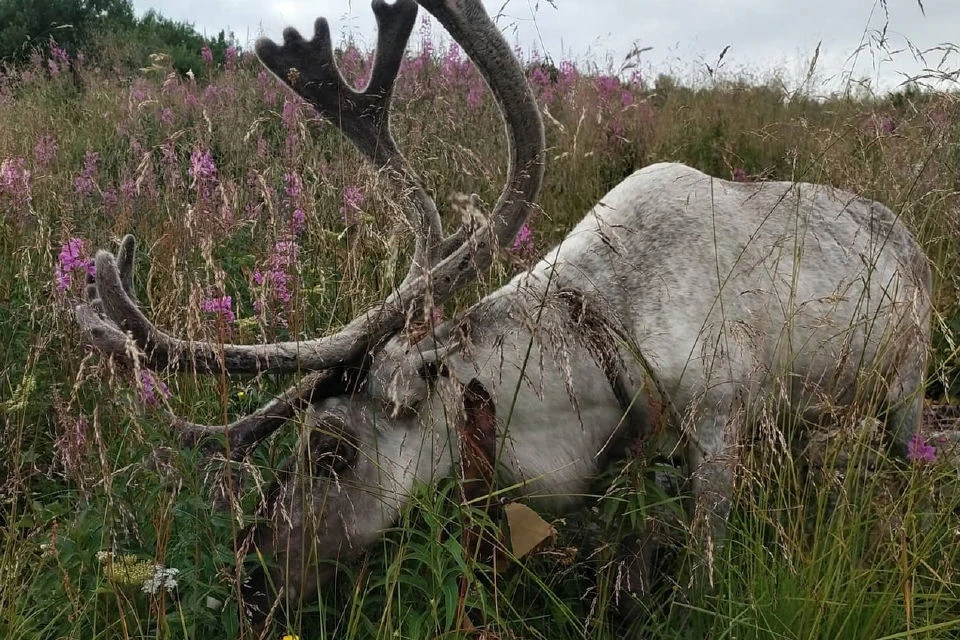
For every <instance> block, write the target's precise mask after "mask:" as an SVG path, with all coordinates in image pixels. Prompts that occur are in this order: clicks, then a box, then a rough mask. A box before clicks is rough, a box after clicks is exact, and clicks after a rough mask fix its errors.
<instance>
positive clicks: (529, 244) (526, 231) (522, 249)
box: [510, 222, 534, 256]
mask: <svg viewBox="0 0 960 640" xmlns="http://www.w3.org/2000/svg"><path fill="white" fill-rule="evenodd" d="M510 250H511V251H513V252H514V253H516V254H519V255H524V256H529V255H530V254H532V253H533V250H534V244H533V232H532V231H530V227H529V226H528V225H527V223H526V222H524V223H523V226H521V227H520V231H517V235H516V236H514V238H513V244H512V245H510Z"/></svg>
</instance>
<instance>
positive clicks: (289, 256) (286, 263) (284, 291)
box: [253, 240, 300, 314]
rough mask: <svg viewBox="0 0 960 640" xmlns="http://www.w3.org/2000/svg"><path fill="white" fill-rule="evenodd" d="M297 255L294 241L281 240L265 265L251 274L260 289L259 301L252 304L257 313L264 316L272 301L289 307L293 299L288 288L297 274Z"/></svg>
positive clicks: (297, 250) (298, 248)
mask: <svg viewBox="0 0 960 640" xmlns="http://www.w3.org/2000/svg"><path fill="white" fill-rule="evenodd" d="M299 253H300V247H299V246H298V245H297V243H296V242H295V241H293V240H281V241H279V242H277V243H276V244H275V245H274V247H273V253H272V254H271V255H270V257H269V258H267V261H266V264H264V265H263V266H262V267H261V268H259V269H257V270H256V271H254V272H253V282H254V284H256V285H257V286H259V287H262V293H261V299H260V300H257V301H256V302H255V303H254V309H255V310H256V311H257V313H259V314H264V313H265V312H266V311H267V309H268V308H270V307H271V306H272V305H271V304H270V303H271V302H272V301H278V302H280V303H281V304H282V305H283V306H284V307H289V306H290V301H291V300H292V299H293V293H292V292H291V291H290V286H291V284H292V283H293V282H294V274H296V273H297V272H298V265H297V262H298V259H299Z"/></svg>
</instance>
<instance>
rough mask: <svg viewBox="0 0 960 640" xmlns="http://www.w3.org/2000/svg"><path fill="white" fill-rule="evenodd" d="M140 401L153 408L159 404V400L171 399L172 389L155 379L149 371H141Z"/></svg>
mask: <svg viewBox="0 0 960 640" xmlns="http://www.w3.org/2000/svg"><path fill="white" fill-rule="evenodd" d="M139 391H140V401H141V402H143V403H144V404H147V405H150V406H151V407H152V406H154V405H155V404H157V402H158V400H163V399H166V398H169V397H170V396H172V395H173V394H172V393H170V387H168V386H167V385H166V383H165V382H164V381H163V380H159V379H157V378H155V377H154V375H153V372H152V371H150V370H149V369H140V389H139Z"/></svg>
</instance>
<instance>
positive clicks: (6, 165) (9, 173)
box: [0, 158, 32, 204]
mask: <svg viewBox="0 0 960 640" xmlns="http://www.w3.org/2000/svg"><path fill="white" fill-rule="evenodd" d="M26 166H27V161H26V160H25V159H23V158H7V159H5V160H4V161H3V162H0V195H7V196H9V197H10V198H11V199H12V200H13V201H14V202H15V203H17V204H25V203H27V202H29V201H30V198H31V195H32V194H31V190H30V172H29V171H27V168H26Z"/></svg>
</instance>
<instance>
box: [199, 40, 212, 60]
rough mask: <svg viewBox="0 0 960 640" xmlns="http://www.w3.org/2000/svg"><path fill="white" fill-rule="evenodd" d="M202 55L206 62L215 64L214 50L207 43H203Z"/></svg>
mask: <svg viewBox="0 0 960 640" xmlns="http://www.w3.org/2000/svg"><path fill="white" fill-rule="evenodd" d="M200 57H201V58H203V61H204V62H205V63H207V64H213V51H211V50H210V47H208V46H207V45H203V46H202V47H201V48H200Z"/></svg>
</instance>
